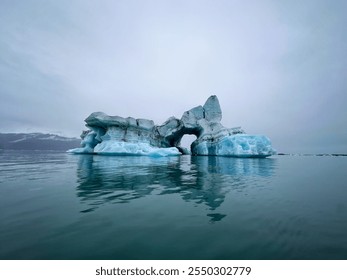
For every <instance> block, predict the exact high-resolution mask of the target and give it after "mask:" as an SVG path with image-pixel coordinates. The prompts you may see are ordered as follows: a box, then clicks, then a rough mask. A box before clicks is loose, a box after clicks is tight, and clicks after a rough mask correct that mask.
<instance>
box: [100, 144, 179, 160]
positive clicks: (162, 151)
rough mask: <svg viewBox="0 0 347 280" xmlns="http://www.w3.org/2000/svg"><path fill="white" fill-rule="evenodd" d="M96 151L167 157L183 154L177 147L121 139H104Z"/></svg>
mask: <svg viewBox="0 0 347 280" xmlns="http://www.w3.org/2000/svg"><path fill="white" fill-rule="evenodd" d="M94 152H95V153H97V154H103V155H134V156H151V157H165V156H177V155H181V153H180V152H179V151H178V149H177V148H175V147H171V148H158V147H153V146H151V145H150V144H148V143H129V142H121V141H103V142H101V143H99V144H98V145H96V146H95V148H94Z"/></svg>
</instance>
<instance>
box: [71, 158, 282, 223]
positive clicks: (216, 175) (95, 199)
mask: <svg viewBox="0 0 347 280" xmlns="http://www.w3.org/2000/svg"><path fill="white" fill-rule="evenodd" d="M76 156H78V157H79V160H78V168H77V178H78V182H77V183H78V184H77V196H78V197H79V198H80V199H81V202H82V203H85V204H86V205H88V208H87V209H85V210H84V211H83V212H90V211H93V210H95V209H96V208H97V207H99V206H100V205H102V204H105V203H129V202H131V201H132V200H134V199H139V198H142V197H144V196H148V195H174V194H175V195H179V196H180V197H181V198H182V199H183V200H185V201H187V202H191V203H194V204H197V205H198V204H203V205H206V206H208V209H207V211H208V213H207V216H208V217H210V218H211V220H210V221H211V222H216V221H220V220H221V219H223V218H224V217H225V215H224V214H223V213H217V212H216V210H217V209H218V208H219V207H220V206H221V205H222V204H223V202H224V201H225V197H226V195H227V193H229V192H230V191H233V190H234V191H235V190H236V191H242V190H243V189H246V188H247V187H251V186H252V184H256V182H257V178H258V177H271V176H272V175H273V173H274V170H275V167H276V159H275V158H266V159H257V158H229V157H214V156H208V157H204V156H199V157H191V156H180V157H160V158H150V157H137V156H124V157H121V156H118V157H110V156H98V155H76Z"/></svg>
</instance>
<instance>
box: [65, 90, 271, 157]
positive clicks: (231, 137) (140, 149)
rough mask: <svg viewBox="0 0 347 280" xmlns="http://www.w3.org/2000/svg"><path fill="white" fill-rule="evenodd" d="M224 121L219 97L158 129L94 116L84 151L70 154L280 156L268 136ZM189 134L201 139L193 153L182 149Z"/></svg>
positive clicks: (88, 120)
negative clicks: (231, 125) (227, 124)
mask: <svg viewBox="0 0 347 280" xmlns="http://www.w3.org/2000/svg"><path fill="white" fill-rule="evenodd" d="M221 119H222V110H221V107H220V104H219V101H218V98H217V96H215V95H212V96H210V97H209V98H208V99H207V101H206V102H205V104H204V105H203V106H197V107H194V108H192V109H190V110H188V111H186V112H184V113H183V115H182V117H181V119H177V118H176V117H170V118H169V119H168V120H167V121H165V122H164V123H163V124H162V125H155V124H154V122H153V121H152V120H148V119H135V118H132V117H128V118H122V117H119V116H109V115H106V114H105V113H103V112H94V113H92V114H91V115H90V116H89V117H87V118H86V119H85V122H86V126H87V127H88V128H89V130H87V131H83V132H82V134H81V138H82V142H81V146H82V147H81V148H76V149H71V150H68V152H70V153H74V154H84V153H87V154H88V153H92V154H102V155H146V156H153V157H161V156H177V155H181V154H192V155H207V156H232V157H268V156H271V155H274V154H276V151H275V150H274V149H273V148H272V146H271V142H270V140H269V138H267V137H266V136H263V135H250V134H246V133H245V132H244V130H243V129H241V127H235V128H226V127H224V126H223V125H222V124H221ZM186 134H194V135H195V136H196V137H197V139H196V140H195V141H194V142H193V143H192V144H191V147H190V151H189V150H187V149H186V148H184V147H182V146H181V139H182V137H183V136H184V135H186Z"/></svg>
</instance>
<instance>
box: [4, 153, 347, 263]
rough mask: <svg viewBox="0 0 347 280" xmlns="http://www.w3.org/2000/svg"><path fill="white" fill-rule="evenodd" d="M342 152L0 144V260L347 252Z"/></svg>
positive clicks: (330, 255)
mask: <svg viewBox="0 0 347 280" xmlns="http://www.w3.org/2000/svg"><path fill="white" fill-rule="evenodd" d="M346 170H347V157H334V156H325V157H317V156H273V157H269V158H230V157H214V156H195V157H194V156H174V157H165V158H150V157H141V156H140V157H137V156H118V157H112V156H101V155H71V154H67V153H60V152H40V151H2V152H1V153H0V259H347V183H346Z"/></svg>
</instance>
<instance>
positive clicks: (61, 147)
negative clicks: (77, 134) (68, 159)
mask: <svg viewBox="0 0 347 280" xmlns="http://www.w3.org/2000/svg"><path fill="white" fill-rule="evenodd" d="M80 142H81V139H77V138H68V137H62V136H59V135H55V134H44V133H0V149H4V150H58V151H66V150H68V149H72V148H76V147H79V146H80Z"/></svg>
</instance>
